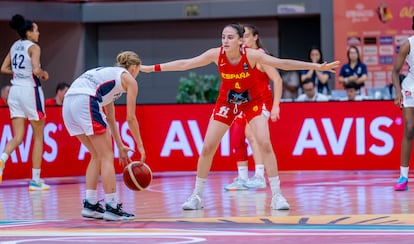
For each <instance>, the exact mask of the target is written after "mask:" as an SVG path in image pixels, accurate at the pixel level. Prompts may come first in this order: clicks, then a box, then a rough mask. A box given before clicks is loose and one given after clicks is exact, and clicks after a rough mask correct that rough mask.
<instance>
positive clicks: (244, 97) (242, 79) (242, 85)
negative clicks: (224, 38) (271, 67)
mask: <svg viewBox="0 0 414 244" xmlns="http://www.w3.org/2000/svg"><path fill="white" fill-rule="evenodd" d="M241 55H242V56H241V59H240V61H239V63H238V64H236V65H233V64H231V63H230V62H229V61H228V60H227V57H226V53H225V52H224V50H223V47H222V48H221V49H220V56H219V61H218V70H219V73H220V78H221V81H222V82H221V86H220V92H219V97H218V99H223V100H227V101H228V102H230V103H234V104H242V103H245V102H248V101H251V100H253V99H257V98H259V97H260V92H259V89H257V85H258V84H257V82H256V81H255V80H256V79H257V78H258V77H254V76H252V73H258V72H260V71H258V70H257V69H256V68H252V67H250V64H249V61H248V60H247V57H246V48H245V47H243V48H242V49H241ZM255 75H258V74H255ZM229 92H234V94H229Z"/></svg>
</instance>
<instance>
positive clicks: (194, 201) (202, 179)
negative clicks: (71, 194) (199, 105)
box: [140, 24, 339, 210]
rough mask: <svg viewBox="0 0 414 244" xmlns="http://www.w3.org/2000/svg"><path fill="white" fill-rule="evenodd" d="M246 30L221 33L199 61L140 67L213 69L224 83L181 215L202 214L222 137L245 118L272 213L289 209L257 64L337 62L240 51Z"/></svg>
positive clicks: (289, 66)
mask: <svg viewBox="0 0 414 244" xmlns="http://www.w3.org/2000/svg"><path fill="white" fill-rule="evenodd" d="M243 34H244V29H243V27H241V26H240V25H237V24H229V25H227V26H225V27H224V29H223V32H222V35H221V41H222V46H221V47H217V48H212V49H209V50H207V51H205V52H204V53H202V54H201V55H199V56H196V57H194V58H189V59H180V60H175V61H171V62H167V63H163V64H155V65H149V66H148V65H141V66H140V70H141V71H142V72H147V73H148V72H154V71H155V72H160V71H183V70H189V69H194V68H198V67H202V66H206V65H208V64H210V63H213V62H214V63H215V64H216V65H217V66H218V69H219V73H220V77H221V79H222V83H221V87H220V91H219V95H218V98H217V101H216V104H215V107H214V110H213V114H212V118H211V120H210V123H209V125H208V127H207V131H206V135H205V138H204V144H203V148H202V150H201V154H200V156H199V158H198V164H197V177H196V182H195V189H194V191H193V193H192V194H191V196H190V197H189V198H188V199H187V200H186V201H185V202H184V204H183V205H182V208H183V209H184V210H197V209H202V208H203V200H202V197H203V192H204V186H205V183H206V180H207V175H208V173H209V171H210V168H211V164H212V160H213V156H214V153H215V152H216V150H217V147H218V145H219V143H220V140H221V138H222V137H223V135H224V133H226V131H227V130H228V128H229V127H230V125H231V124H232V123H233V120H234V119H235V117H236V116H237V115H239V114H240V113H241V112H243V113H244V114H245V116H246V120H247V121H248V123H249V124H250V126H251V128H252V131H253V134H254V136H255V138H256V140H257V143H258V145H259V147H260V152H261V153H262V155H263V162H264V164H265V167H266V172H267V176H268V179H269V182H270V188H271V191H272V203H271V208H272V209H277V210H283V209H289V204H288V203H287V201H286V199H285V198H284V197H283V195H282V191H281V189H280V180H279V176H278V171H277V167H276V156H275V154H274V152H273V148H272V144H271V141H270V136H269V125H268V121H267V118H266V116H265V115H264V114H263V112H264V110H263V99H262V97H261V94H260V90H259V89H257V88H256V86H257V81H256V78H255V76H256V75H257V74H256V73H257V72H259V71H257V69H256V66H257V64H262V65H268V66H272V67H274V68H276V67H277V68H280V69H284V70H302V69H315V70H321V71H332V72H334V69H335V68H337V67H338V65H339V61H335V62H332V63H323V64H317V63H309V62H302V61H296V60H289V59H279V58H275V57H272V56H269V55H267V54H265V53H263V52H260V51H258V50H254V49H250V48H241V46H242V44H243Z"/></svg>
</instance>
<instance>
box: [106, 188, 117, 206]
mask: <svg viewBox="0 0 414 244" xmlns="http://www.w3.org/2000/svg"><path fill="white" fill-rule="evenodd" d="M105 203H106V204H109V205H110V206H111V207H113V208H116V207H117V206H116V205H118V198H117V194H116V192H114V193H109V194H105Z"/></svg>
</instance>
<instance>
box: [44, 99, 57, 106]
mask: <svg viewBox="0 0 414 244" xmlns="http://www.w3.org/2000/svg"><path fill="white" fill-rule="evenodd" d="M45 105H47V106H53V105H57V104H56V99H55V98H49V99H46V100H45Z"/></svg>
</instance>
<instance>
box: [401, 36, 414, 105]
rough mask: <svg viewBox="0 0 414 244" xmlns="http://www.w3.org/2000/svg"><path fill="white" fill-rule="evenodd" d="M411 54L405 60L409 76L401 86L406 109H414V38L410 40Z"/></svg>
mask: <svg viewBox="0 0 414 244" xmlns="http://www.w3.org/2000/svg"><path fill="white" fill-rule="evenodd" d="M408 41H409V42H410V53H409V54H408V55H407V57H406V58H405V62H407V64H408V67H409V68H408V74H407V76H406V77H405V78H404V80H403V81H402V84H401V89H402V90H401V92H402V95H403V104H404V107H411V108H412V107H414V36H411V37H410V38H408Z"/></svg>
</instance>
